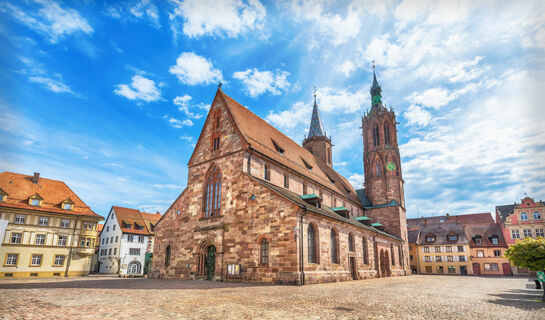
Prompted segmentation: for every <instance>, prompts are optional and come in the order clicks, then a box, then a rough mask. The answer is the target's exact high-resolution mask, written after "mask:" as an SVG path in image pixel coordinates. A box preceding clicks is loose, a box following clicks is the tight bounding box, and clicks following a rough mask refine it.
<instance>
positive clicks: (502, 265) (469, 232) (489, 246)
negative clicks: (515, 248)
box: [464, 223, 511, 276]
mask: <svg viewBox="0 0 545 320" xmlns="http://www.w3.org/2000/svg"><path fill="white" fill-rule="evenodd" d="M464 229H465V233H466V237H467V239H468V240H469V247H470V253H471V266H472V270H473V274H474V275H490V276H510V275H511V266H510V264H509V261H508V260H507V258H505V257H504V256H503V254H504V253H505V250H507V244H506V243H505V239H504V238H503V234H502V231H501V228H500V225H499V224H497V223H486V224H468V225H465V226H464Z"/></svg>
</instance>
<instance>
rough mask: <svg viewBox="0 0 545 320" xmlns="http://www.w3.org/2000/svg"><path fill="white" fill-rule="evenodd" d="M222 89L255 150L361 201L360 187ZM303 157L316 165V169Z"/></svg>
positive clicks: (227, 103) (240, 126) (239, 124)
mask: <svg viewBox="0 0 545 320" xmlns="http://www.w3.org/2000/svg"><path fill="white" fill-rule="evenodd" d="M218 93H219V94H220V95H221V97H223V99H224V101H225V103H226V105H227V107H228V109H229V111H230V113H231V114H232V116H233V119H234V120H235V123H236V125H237V127H238V129H239V130H240V132H241V134H242V136H243V139H244V140H245V141H246V142H247V143H248V144H249V145H251V146H252V147H253V148H254V150H256V151H257V152H259V153H261V154H263V155H265V156H267V157H269V158H271V159H273V160H275V161H277V162H279V163H281V164H282V165H284V166H286V167H288V168H290V169H292V170H294V171H296V172H298V173H299V174H301V175H302V176H306V177H308V178H310V179H313V180H314V181H317V182H318V183H320V184H321V185H323V186H326V187H328V188H330V189H332V190H334V191H336V192H337V193H339V194H341V195H343V196H345V197H346V198H348V199H350V200H352V201H353V202H354V203H356V204H360V202H359V198H358V196H357V194H356V191H355V190H354V188H353V187H352V185H351V184H350V183H349V182H348V180H347V179H346V178H344V177H343V176H342V175H340V174H339V173H337V172H336V171H335V170H334V169H332V168H330V167H329V166H328V165H327V164H325V163H324V162H323V161H321V160H319V159H317V158H315V157H314V155H313V154H312V153H310V152H309V151H308V150H306V149H305V148H303V147H302V146H301V145H299V144H298V143H296V142H295V141H293V140H291V139H290V138H288V137H287V136H286V135H284V134H283V133H282V132H280V131H278V130H277V129H276V128H274V127H273V126H271V125H270V124H269V123H267V122H266V121H265V120H263V119H261V118H260V117H258V116H257V115H255V114H254V113H252V112H251V111H250V110H248V109H247V108H245V107H244V106H242V105H241V104H240V103H238V102H237V101H235V100H234V99H233V98H231V97H229V96H228V95H226V94H225V93H223V91H221V90H218ZM273 140H274V143H276V144H277V145H278V146H279V147H280V148H282V149H283V150H284V154H280V153H278V152H277V151H276V147H275V145H274V143H273ZM303 161H306V162H307V163H308V164H309V165H310V166H312V171H310V170H308V169H307V167H306V165H305V163H304V162H303ZM328 176H329V177H330V178H331V179H332V180H334V181H335V183H332V182H331V181H330V179H329V177H328Z"/></svg>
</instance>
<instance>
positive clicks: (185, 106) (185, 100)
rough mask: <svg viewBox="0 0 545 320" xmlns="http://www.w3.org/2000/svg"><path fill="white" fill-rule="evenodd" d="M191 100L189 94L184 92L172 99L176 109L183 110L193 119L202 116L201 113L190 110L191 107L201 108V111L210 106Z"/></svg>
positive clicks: (206, 109)
mask: <svg viewBox="0 0 545 320" xmlns="http://www.w3.org/2000/svg"><path fill="white" fill-rule="evenodd" d="M191 100H192V98H191V96H189V95H187V94H186V95H184V96H178V97H176V98H174V99H173V100H172V103H174V104H175V105H177V106H178V110H180V111H182V112H184V113H185V114H186V115H187V116H188V117H190V118H193V119H200V118H202V117H203V116H204V114H203V113H195V112H192V111H191V110H192V109H197V110H201V111H208V109H209V108H210V106H208V105H206V104H204V103H199V104H191Z"/></svg>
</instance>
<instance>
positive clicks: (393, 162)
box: [361, 66, 408, 265]
mask: <svg viewBox="0 0 545 320" xmlns="http://www.w3.org/2000/svg"><path fill="white" fill-rule="evenodd" d="M361 127H362V130H363V168H364V174H365V196H366V197H367V200H368V202H369V203H370V205H368V206H366V207H365V213H366V215H367V216H368V217H370V218H372V219H373V220H375V221H378V222H380V223H381V224H382V225H383V226H384V231H386V232H388V233H390V234H393V235H395V236H398V237H400V238H402V239H404V240H407V219H406V213H405V196H404V192H403V178H402V177H403V176H402V171H401V157H400V155H399V148H398V144H397V143H398V141H397V122H396V116H395V113H394V111H393V109H392V108H391V107H390V109H387V108H386V106H385V105H384V104H383V103H382V88H381V87H380V85H379V84H378V81H377V76H376V74H375V66H373V85H372V87H371V110H369V112H367V113H366V114H365V115H364V116H363V118H362V126H361ZM405 245H406V243H405ZM404 251H405V250H404ZM407 256H408V251H407V252H406V255H405V257H407ZM406 265H408V263H407V264H406Z"/></svg>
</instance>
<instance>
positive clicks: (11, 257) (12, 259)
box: [5, 253, 19, 266]
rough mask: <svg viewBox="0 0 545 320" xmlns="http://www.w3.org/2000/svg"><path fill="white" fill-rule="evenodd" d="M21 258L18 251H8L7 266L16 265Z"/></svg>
mask: <svg viewBox="0 0 545 320" xmlns="http://www.w3.org/2000/svg"><path fill="white" fill-rule="evenodd" d="M18 258H19V254H17V253H8V255H7V257H6V263H5V264H6V266H16V265H17V259H18Z"/></svg>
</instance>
